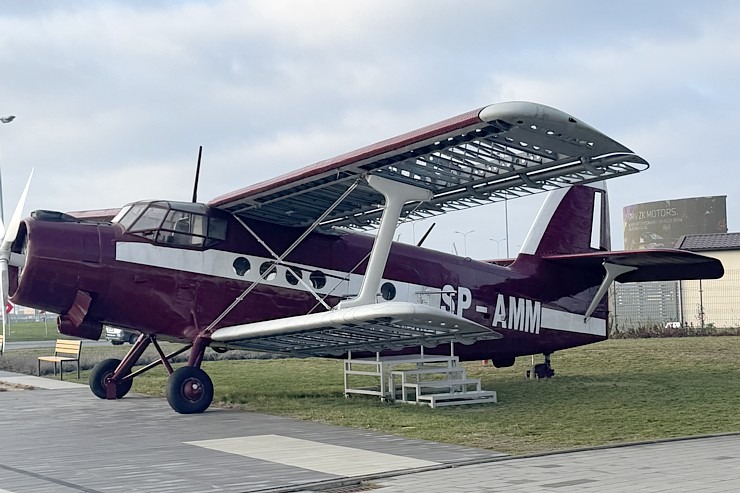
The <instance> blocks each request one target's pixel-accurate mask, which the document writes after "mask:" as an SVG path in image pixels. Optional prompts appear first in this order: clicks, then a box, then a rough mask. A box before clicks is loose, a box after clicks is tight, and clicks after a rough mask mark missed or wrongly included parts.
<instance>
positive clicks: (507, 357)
mask: <svg viewBox="0 0 740 493" xmlns="http://www.w3.org/2000/svg"><path fill="white" fill-rule="evenodd" d="M491 363H493V366H495V367H496V368H509V367H511V366H514V363H516V356H514V355H513V354H497V355H495V356H491Z"/></svg>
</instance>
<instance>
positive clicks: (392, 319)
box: [212, 302, 501, 356]
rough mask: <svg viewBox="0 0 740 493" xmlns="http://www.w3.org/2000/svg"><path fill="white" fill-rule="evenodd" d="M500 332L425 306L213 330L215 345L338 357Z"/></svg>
mask: <svg viewBox="0 0 740 493" xmlns="http://www.w3.org/2000/svg"><path fill="white" fill-rule="evenodd" d="M499 338H501V334H499V333H498V332H496V331H494V330H492V329H490V328H487V327H483V326H482V325H478V324H477V323H475V322H471V321H470V320H467V319H465V318H463V317H459V316H457V315H454V314H452V313H448V312H446V311H444V310H441V309H439V308H434V307H431V306H428V305H420V304H417V303H407V302H385V303H377V304H373V305H363V306H358V307H353V308H343V309H339V310H332V311H328V312H321V313H312V314H309V315H301V316H297V317H288V318H281V319H276V320H267V321H264V322H256V323H251V324H244V325H235V326H232V327H223V328H220V329H218V330H216V331H214V332H213V335H212V339H213V340H214V341H219V342H225V343H227V344H228V345H229V346H231V347H242V348H245V349H251V350H255V351H269V352H283V353H289V354H293V355H296V356H337V355H341V354H344V353H346V352H347V351H371V352H377V351H382V350H384V349H393V350H398V349H402V348H404V347H408V346H421V345H426V346H429V345H433V346H436V345H438V344H441V343H444V342H452V341H455V342H462V343H464V344H470V343H473V342H475V341H476V340H479V339H499Z"/></svg>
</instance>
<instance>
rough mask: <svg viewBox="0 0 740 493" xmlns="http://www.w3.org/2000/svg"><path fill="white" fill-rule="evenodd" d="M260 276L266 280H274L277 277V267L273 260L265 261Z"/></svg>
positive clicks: (261, 266)
mask: <svg viewBox="0 0 740 493" xmlns="http://www.w3.org/2000/svg"><path fill="white" fill-rule="evenodd" d="M260 276H261V277H262V279H264V280H265V281H273V280H274V279H275V278H276V277H277V269H276V268H275V264H273V263H272V262H265V263H263V264H262V265H260Z"/></svg>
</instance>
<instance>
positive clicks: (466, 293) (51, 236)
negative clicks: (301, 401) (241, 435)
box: [10, 209, 606, 362]
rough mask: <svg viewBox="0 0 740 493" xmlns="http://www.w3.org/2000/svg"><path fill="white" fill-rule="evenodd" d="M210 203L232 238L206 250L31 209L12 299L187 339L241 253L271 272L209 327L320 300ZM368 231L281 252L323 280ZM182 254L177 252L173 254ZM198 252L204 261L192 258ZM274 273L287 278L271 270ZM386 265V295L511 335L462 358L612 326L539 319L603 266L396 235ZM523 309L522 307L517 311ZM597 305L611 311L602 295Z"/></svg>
mask: <svg viewBox="0 0 740 493" xmlns="http://www.w3.org/2000/svg"><path fill="white" fill-rule="evenodd" d="M209 214H214V215H221V217H222V218H223V219H224V220H225V221H227V223H228V227H227V234H226V236H225V239H224V240H223V241H221V242H220V243H219V244H217V245H214V246H213V247H211V248H209V249H207V250H205V252H207V253H204V251H203V250H202V249H192V248H186V247H183V246H167V245H157V244H155V242H154V241H152V240H151V239H147V238H143V237H141V236H137V235H135V234H132V233H128V232H126V231H124V228H123V227H122V226H121V225H119V224H115V223H94V222H84V221H78V220H74V219H72V218H70V217H68V216H64V215H58V214H49V213H44V212H39V213H36V214H35V217H31V218H28V219H26V220H24V222H23V224H22V225H21V230H20V234H19V237H18V239H17V240H16V243H15V245H14V250H16V251H18V252H23V253H25V255H26V262H25V266H24V268H23V269H18V268H12V267H11V270H10V295H11V299H12V301H14V302H15V303H18V304H21V305H24V306H31V307H36V308H39V309H43V310H47V311H49V312H54V313H59V314H61V315H62V316H61V317H60V331H62V332H63V333H66V334H69V335H73V336H78V337H85V338H91V339H97V338H98V337H99V336H100V331H101V328H102V325H103V324H108V325H112V326H116V327H121V328H127V329H133V330H136V331H139V332H143V333H146V334H156V335H157V336H158V337H159V338H161V339H165V340H171V341H181V342H190V341H192V340H194V339H195V338H196V337H197V336H198V335H199V334H200V333H201V332H202V331H203V329H205V328H206V327H208V326H209V324H211V323H212V322H213V321H214V320H215V319H216V318H217V317H218V316H219V315H220V314H221V313H222V312H223V311H224V310H225V309H227V307H228V306H229V305H230V304H231V303H232V302H233V301H234V300H235V299H236V298H237V297H238V296H239V295H240V294H241V293H242V292H243V291H244V290H245V289H247V288H248V287H249V286H250V285H251V284H252V282H254V281H253V280H249V279H247V277H248V276H245V278H244V279H239V277H240V276H239V274H241V275H244V274H245V272H244V270H245V268H242V269H241V272H239V269H236V267H235V266H236V265H237V263H238V262H239V261H241V262H242V264H243V265H248V268H246V270H247V272H253V273H256V272H257V271H258V269H260V270H261V272H259V274H263V273H264V270H265V269H270V268H272V269H274V270H275V272H274V273H270V274H269V275H267V276H263V277H265V279H264V280H261V282H260V283H259V285H258V286H257V287H256V288H255V289H253V290H252V291H251V292H250V293H249V294H248V295H247V296H246V298H244V300H243V301H241V302H240V303H239V304H238V305H237V306H236V307H235V308H234V309H233V310H231V311H230V312H229V313H228V314H227V315H226V316H225V317H224V318H223V319H222V320H221V321H220V322H218V324H217V325H216V326H215V327H214V328H218V327H223V326H230V325H237V324H245V323H250V322H257V321H263V320H271V319H275V318H284V317H290V316H296V315H303V314H306V313H310V312H315V311H323V310H325V308H324V307H323V306H321V305H320V304H319V303H318V302H317V299H316V298H315V297H314V296H313V295H312V294H311V293H310V292H309V290H308V289H305V288H303V287H302V286H301V285H300V284H296V285H292V284H293V283H289V284H287V285H286V283H285V281H284V278H285V277H286V276H287V277H289V278H294V276H292V275H291V273H288V272H287V270H285V269H281V268H278V267H275V266H274V265H272V264H271V257H270V253H269V252H268V251H267V250H266V249H265V248H264V247H263V246H262V245H261V244H260V242H259V241H258V240H257V239H256V238H255V236H254V235H252V234H251V233H249V232H248V231H247V230H246V229H245V228H244V227H242V225H241V224H239V223H238V221H236V220H235V219H234V218H233V217H231V216H228V215H225V214H222V213H221V211H218V210H215V209H211V210H210V212H209ZM571 219H572V218H571ZM576 219H577V218H576ZM248 225H249V227H250V228H251V229H252V230H253V231H254V233H256V235H257V236H259V237H260V238H264V239H265V240H266V242H267V243H268V246H269V247H270V248H271V249H272V250H273V251H274V252H278V254H280V253H281V252H283V251H285V250H286V249H287V248H288V247H289V246H290V245H291V244H292V242H293V241H294V240H295V239H296V238H297V237H299V236H300V234H301V233H303V230H300V229H298V228H288V227H282V226H277V225H273V224H268V223H260V222H250V223H249V224H248ZM590 226H591V225H590V224H587V225H583V226H579V223H578V222H577V221H575V222H570V224H569V228H570V230H572V229H573V228H574V227H575V228H578V227H581V228H582V229H584V228H585V229H586V230H588V231H583V232H581V233H579V234H580V235H587V234H590ZM571 233H573V232H572V231H571ZM573 234H575V233H573ZM579 234H575V236H579ZM372 243H373V237H372V236H369V235H365V234H323V233H313V234H311V235H309V236H308V237H307V238H306V239H305V240H304V242H303V243H302V244H301V245H300V246H299V247H298V248H297V249H295V250H294V251H293V252H292V253H291V254H290V255H289V256H288V258H287V259H285V261H286V263H288V264H291V265H295V266H301V267H300V268H298V267H296V270H297V271H298V272H300V273H303V274H304V275H303V278H304V282H306V283H308V284H313V287H314V288H317V290H318V291H321V288H324V289H328V287H329V286H330V285H332V283H333V282H336V281H337V280H338V279H337V278H339V277H341V276H343V275H344V276H345V277H346V276H350V275H357V276H359V275H361V274H362V273H363V272H364V270H365V267H366V264H367V256H368V253H369V252H370V250H371V248H372ZM131 250H133V251H143V252H148V253H144V254H142V255H143V256H142V257H141V258H140V259H132V258H130V257H126V259H125V260H122V252H124V251H131ZM123 256H124V257H125V255H123ZM179 257H182V263H178V262H177V259H178V258H179ZM162 258H169V259H174V260H167V261H166V262H165V264H166V265H165V264H163V263H162V262H158V261H157V259H162ZM193 259H195V262H193ZM214 259H215V260H214ZM239 259H241V260H239ZM245 260H246V264H244V262H245ZM167 262H171V263H169V264H167ZM199 262H201V263H204V264H208V265H206V266H197V265H196V266H195V268H192V266H191V267H186V265H187V264H188V263H189V264H193V263H196V264H197V263H199ZM219 268H220V269H221V272H219V271H218V269H219ZM309 270H310V271H309ZM350 273H352V274H350ZM276 277H279V278H280V279H279V280H281V281H283V282H282V283H276V282H274V281H275V279H274V278H276ZM383 277H384V280H387V282H389V283H390V284H391V285H393V290H394V293H391V294H388V295H387V297H388V298H390V299H393V298H392V297H391V296H393V295H395V291H399V292H405V293H406V297H407V298H408V299H409V300H412V301H413V298H414V297H416V299H417V301H419V300H422V299H423V298H426V299H427V300H429V299H434V300H436V304H437V306H439V307H441V308H443V309H445V310H448V311H451V312H453V313H456V314H458V315H461V316H463V317H465V318H467V319H470V320H473V321H475V322H477V323H479V324H480V325H483V326H486V327H491V328H492V329H494V330H496V331H498V332H500V333H502V334H503V335H504V337H503V339H499V340H482V341H478V342H476V343H475V344H472V345H462V344H457V345H456V348H455V354H457V355H458V356H460V357H461V359H489V358H491V359H494V361H496V360H498V361H501V362H505V361H509V360H510V359H512V358H513V357H515V356H518V355H525V354H535V353H551V352H553V351H555V350H558V349H563V348H568V347H573V346H578V345H582V344H588V343H592V342H597V341H599V340H603V339H605V338H606V334H605V333H604V334H586V333H577V332H571V331H568V330H549V329H547V328H544V327H541V321H542V319H541V317H542V314H541V312H542V310H543V309H544V310H557V311H559V312H570V313H580V314H583V313H584V312H585V311H586V308H587V306H588V304H589V302H590V301H591V298H592V297H593V294H594V293H595V290H596V287H597V286H598V285H599V283H600V282H601V277H602V273H601V272H600V271H598V270H595V269H587V268H583V269H573V268H566V267H563V266H560V265H558V264H553V263H550V262H548V261H547V260H545V259H542V258H540V257H538V256H534V255H520V256H519V257H518V259H517V260H516V261H515V262H513V263H512V264H510V265H508V266H502V265H497V264H495V263H489V262H481V261H476V260H472V259H470V258H462V257H459V256H454V255H449V254H445V253H441V252H437V251H433V250H429V249H425V248H419V247H415V246H410V245H406V244H400V243H395V244H394V245H393V247H392V249H391V254H390V256H389V259H388V263H387V266H386V269H385V273H384V276H383ZM291 280H293V279H291ZM420 286H423V287H424V288H423V289H422V288H420ZM404 290H405V291H404ZM324 294H325V295H326V294H328V296H326V302H327V303H328V305H330V306H335V305H336V304H337V303H339V301H340V300H341V299H342V298H346V297H347V294H346V293H326V292H325V293H324ZM383 297H386V295H385V294H384V295H383ZM381 301H382V300H381ZM517 310H518V312H519V313H518V314H517V313H512V311H514V312H516V311H517ZM593 316H594V317H597V318H599V319H602V320H603V319H606V302H605V301H602V302H601V304H600V305H599V307H598V308H597V310H596V312H595V313H594V314H593ZM438 349H439V350H445V351H449V348H448V347H446V348H438ZM409 350H414V349H413V348H409ZM417 350H418V349H417ZM433 351H434V350H428V352H433ZM389 352H390V351H389Z"/></svg>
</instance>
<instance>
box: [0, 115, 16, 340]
mask: <svg viewBox="0 0 740 493" xmlns="http://www.w3.org/2000/svg"><path fill="white" fill-rule="evenodd" d="M13 120H15V115H10V116H0V123H10V122H12V121H13ZM3 203H4V202H3V173H2V167H0V221H2V222H3V225H4V224H5V207H4V206H3ZM3 335H4V334H3Z"/></svg>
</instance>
